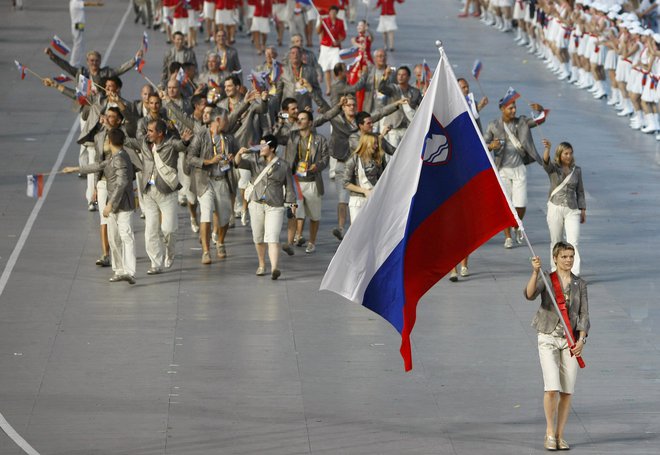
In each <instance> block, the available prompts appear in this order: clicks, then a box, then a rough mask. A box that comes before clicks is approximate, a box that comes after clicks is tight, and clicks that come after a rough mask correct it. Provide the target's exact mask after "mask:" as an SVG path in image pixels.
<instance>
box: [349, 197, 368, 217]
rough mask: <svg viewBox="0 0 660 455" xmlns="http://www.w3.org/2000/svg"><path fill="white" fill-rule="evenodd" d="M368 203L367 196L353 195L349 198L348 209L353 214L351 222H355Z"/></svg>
mask: <svg viewBox="0 0 660 455" xmlns="http://www.w3.org/2000/svg"><path fill="white" fill-rule="evenodd" d="M366 203H367V198H366V197H361V196H351V197H350V198H349V199H348V211H349V213H350V214H351V224H353V223H355V220H356V219H357V217H358V215H359V214H360V212H361V211H362V207H364V204H366Z"/></svg>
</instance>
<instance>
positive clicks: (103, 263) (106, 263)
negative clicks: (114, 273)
mask: <svg viewBox="0 0 660 455" xmlns="http://www.w3.org/2000/svg"><path fill="white" fill-rule="evenodd" d="M96 265H98V266H100V267H110V256H101V257H100V258H98V259H97V260H96Z"/></svg>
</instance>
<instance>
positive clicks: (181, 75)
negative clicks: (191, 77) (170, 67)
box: [176, 68, 188, 85]
mask: <svg viewBox="0 0 660 455" xmlns="http://www.w3.org/2000/svg"><path fill="white" fill-rule="evenodd" d="M176 81H177V82H178V83H179V85H185V84H186V83H187V82H188V77H187V76H186V72H185V71H184V70H183V68H179V72H178V73H176Z"/></svg>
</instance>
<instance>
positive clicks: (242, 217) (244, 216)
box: [241, 211, 249, 226]
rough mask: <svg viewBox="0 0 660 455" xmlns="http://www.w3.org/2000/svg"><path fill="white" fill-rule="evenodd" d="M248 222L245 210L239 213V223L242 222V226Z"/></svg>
mask: <svg viewBox="0 0 660 455" xmlns="http://www.w3.org/2000/svg"><path fill="white" fill-rule="evenodd" d="M248 222H249V220H248V212H247V211H245V212H243V213H241V224H242V225H243V226H247V224H248Z"/></svg>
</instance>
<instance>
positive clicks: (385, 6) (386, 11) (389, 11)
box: [376, 0, 403, 16]
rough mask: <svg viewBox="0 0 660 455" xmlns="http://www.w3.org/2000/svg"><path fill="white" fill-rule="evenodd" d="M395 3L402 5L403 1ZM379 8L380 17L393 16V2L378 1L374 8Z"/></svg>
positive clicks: (398, 0)
mask: <svg viewBox="0 0 660 455" xmlns="http://www.w3.org/2000/svg"><path fill="white" fill-rule="evenodd" d="M396 1H397V3H403V0H396ZM379 6H380V15H381V16H395V15H396V12H394V0H378V3H376V8H378V7H379Z"/></svg>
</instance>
